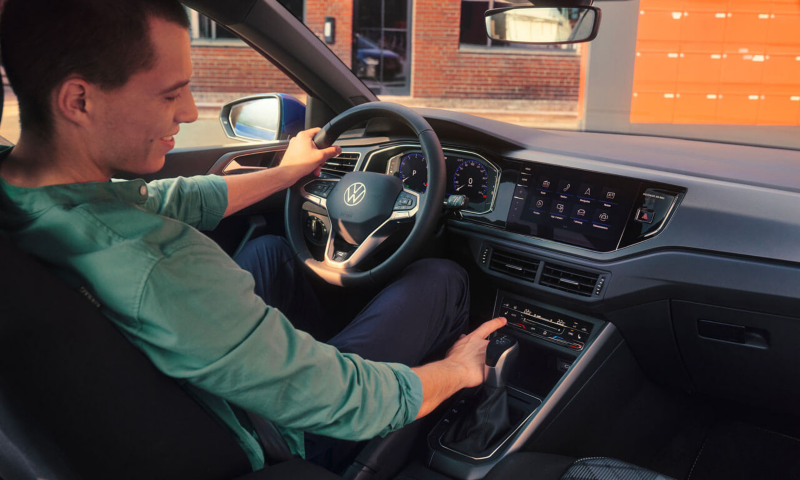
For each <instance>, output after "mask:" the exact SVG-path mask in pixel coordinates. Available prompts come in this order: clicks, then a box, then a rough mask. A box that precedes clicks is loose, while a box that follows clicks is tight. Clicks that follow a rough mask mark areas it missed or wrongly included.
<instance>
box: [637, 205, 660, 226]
mask: <svg viewBox="0 0 800 480" xmlns="http://www.w3.org/2000/svg"><path fill="white" fill-rule="evenodd" d="M655 215H656V212H655V210H653V209H650V208H640V209H639V210H636V217H635V218H636V221H637V222H642V223H653V217H654V216H655Z"/></svg>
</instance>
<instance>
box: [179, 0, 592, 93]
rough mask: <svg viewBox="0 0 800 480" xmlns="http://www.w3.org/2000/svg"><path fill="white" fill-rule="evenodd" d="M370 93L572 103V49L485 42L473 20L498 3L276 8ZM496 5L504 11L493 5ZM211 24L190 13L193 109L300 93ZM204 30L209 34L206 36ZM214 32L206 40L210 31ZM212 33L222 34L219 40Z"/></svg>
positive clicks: (576, 64)
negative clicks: (328, 35) (328, 32)
mask: <svg viewBox="0 0 800 480" xmlns="http://www.w3.org/2000/svg"><path fill="white" fill-rule="evenodd" d="M282 3H284V4H286V5H287V7H288V8H289V9H290V10H291V11H292V13H294V14H295V16H296V17H297V18H298V19H301V20H302V21H303V22H304V23H305V24H306V26H308V28H309V29H310V30H311V31H312V32H313V33H314V34H315V35H317V36H318V37H319V38H320V39H324V38H325V35H324V33H325V20H326V18H328V19H329V20H330V19H332V20H333V22H334V28H333V34H334V37H333V39H329V40H330V41H329V42H328V47H329V48H330V49H331V50H332V51H333V52H334V53H335V54H336V55H337V56H338V57H339V58H340V59H341V60H342V62H343V63H344V64H345V65H347V66H348V67H349V68H351V69H352V71H353V72H355V73H356V75H357V76H359V77H360V78H361V79H362V80H363V81H364V82H365V84H367V86H368V87H370V88H371V89H372V90H373V91H375V92H376V93H378V94H388V95H400V96H409V97H413V98H416V99H426V98H427V99H448V98H453V99H456V98H458V99H508V100H512V99H513V100H556V101H561V102H559V103H562V104H563V103H567V104H574V103H576V102H577V99H578V94H579V84H580V81H579V80H580V68H581V55H580V53H579V52H580V48H581V47H580V46H576V47H570V48H549V49H548V48H542V47H526V48H520V47H512V46H509V45H501V44H497V42H494V44H492V42H491V41H489V40H487V38H486V35H485V33H484V32H483V29H484V27H483V12H484V11H485V10H486V9H487V8H489V7H491V6H502V5H501V2H499V1H496V2H495V1H491V2H488V1H473V0H283V1H282ZM503 5H505V4H503ZM212 24H213V22H210V21H208V20H207V19H204V18H202V16H199V15H198V14H196V13H192V25H193V28H192V35H193V46H192V57H193V60H194V66H195V76H194V79H193V87H192V88H193V91H194V92H195V95H196V97H197V99H198V102H201V103H202V102H204V101H208V102H211V103H214V102H216V101H222V100H227V99H229V98H232V97H236V96H242V95H246V94H251V93H259V92H273V91H276V92H284V93H292V94H300V93H301V91H300V90H299V89H298V88H297V87H296V86H295V85H293V84H292V82H291V80H288V79H287V78H286V77H285V76H284V75H283V74H282V73H281V72H280V71H279V70H278V69H277V68H275V67H274V66H272V65H271V64H270V63H269V62H267V61H265V60H264V59H263V58H261V57H260V56H258V55H257V54H256V53H254V52H253V51H252V50H251V49H250V47H248V46H246V45H244V44H243V43H242V42H239V41H237V40H235V39H233V38H231V35H230V34H229V32H225V31H224V30H223V29H221V28H219V27H218V26H213V25H212ZM212 27H213V28H212ZM212 30H214V31H212ZM221 32H222V33H221Z"/></svg>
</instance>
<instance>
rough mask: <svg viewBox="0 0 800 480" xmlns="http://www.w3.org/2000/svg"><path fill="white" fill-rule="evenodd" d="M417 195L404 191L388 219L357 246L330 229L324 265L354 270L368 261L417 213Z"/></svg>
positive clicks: (418, 198)
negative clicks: (400, 226)
mask: <svg viewBox="0 0 800 480" xmlns="http://www.w3.org/2000/svg"><path fill="white" fill-rule="evenodd" d="M419 202H420V195H419V193H417V192H415V191H413V190H408V189H404V190H403V191H402V192H400V194H399V195H398V196H397V200H396V201H395V206H394V209H393V210H392V214H391V215H390V216H389V218H387V219H386V221H384V222H383V223H382V224H380V225H379V226H378V227H377V228H376V229H375V230H373V231H372V233H370V234H369V235H368V236H367V238H366V239H365V240H364V241H363V242H361V243H360V244H359V245H351V244H349V243H347V242H345V241H344V240H343V239H341V238H340V237H339V236H337V235H336V229H334V228H332V229H331V231H330V232H329V233H328V242H327V245H326V247H325V263H326V264H327V265H329V266H331V267H333V268H338V269H355V268H357V267H358V265H359V264H360V263H362V262H363V261H364V260H366V259H368V258H369V257H370V256H371V255H372V254H373V253H374V252H375V251H376V250H377V249H378V247H380V246H381V244H383V242H385V241H386V240H387V239H389V237H390V236H391V235H392V234H394V233H395V232H396V231H397V230H398V225H400V224H402V223H408V222H410V221H411V220H412V219H413V218H414V217H415V216H416V214H417V211H419Z"/></svg>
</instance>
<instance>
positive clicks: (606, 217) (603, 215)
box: [599, 212, 608, 222]
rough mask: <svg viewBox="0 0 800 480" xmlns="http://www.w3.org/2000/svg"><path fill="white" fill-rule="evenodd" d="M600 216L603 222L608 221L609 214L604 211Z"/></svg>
mask: <svg viewBox="0 0 800 480" xmlns="http://www.w3.org/2000/svg"><path fill="white" fill-rule="evenodd" d="M599 218H600V221H601V222H607V221H608V214H607V213H605V212H603V213H601V214H600V217H599Z"/></svg>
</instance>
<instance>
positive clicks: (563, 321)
mask: <svg viewBox="0 0 800 480" xmlns="http://www.w3.org/2000/svg"><path fill="white" fill-rule="evenodd" d="M494 316H495V317H505V318H506V320H508V326H509V327H511V328H513V329H515V330H518V331H521V332H523V333H525V334H528V335H531V336H533V337H537V338H540V339H542V340H545V341H548V342H550V343H555V344H557V345H560V346H563V347H566V348H568V349H570V350H573V351H576V352H581V351H583V349H584V348H586V343H587V342H588V341H589V337H590V336H591V334H592V328H593V327H594V325H593V324H592V323H591V322H587V321H585V320H580V319H577V318H573V317H569V316H566V315H562V314H560V313H558V312H554V311H552V310H548V309H546V308H542V307H539V306H535V305H533V304H530V303H527V302H525V301H521V300H519V299H517V298H516V297H514V296H512V295H508V294H504V293H502V292H501V293H500V295H498V297H497V302H496V304H495V312H494Z"/></svg>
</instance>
